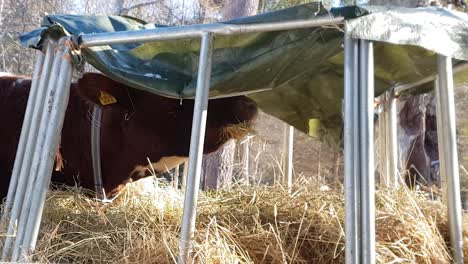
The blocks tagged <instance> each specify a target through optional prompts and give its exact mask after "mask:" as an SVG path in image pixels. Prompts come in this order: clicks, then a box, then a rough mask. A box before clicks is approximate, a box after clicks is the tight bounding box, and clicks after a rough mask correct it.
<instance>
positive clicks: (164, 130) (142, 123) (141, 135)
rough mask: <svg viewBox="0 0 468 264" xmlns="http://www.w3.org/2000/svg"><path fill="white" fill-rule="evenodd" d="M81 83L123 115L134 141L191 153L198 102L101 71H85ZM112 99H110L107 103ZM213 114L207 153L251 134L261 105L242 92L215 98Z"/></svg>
mask: <svg viewBox="0 0 468 264" xmlns="http://www.w3.org/2000/svg"><path fill="white" fill-rule="evenodd" d="M77 87H78V92H79V94H80V95H81V96H82V97H84V98H86V99H88V100H90V101H92V102H94V103H95V104H98V105H102V106H103V107H104V108H106V107H108V108H112V109H113V110H112V111H115V112H116V116H119V115H120V119H121V120H120V121H119V123H120V124H121V128H122V129H124V130H125V132H124V135H126V136H127V135H128V136H131V137H132V138H133V140H135V139H136V140H139V139H145V141H144V142H142V143H141V144H143V145H142V146H141V148H145V149H147V148H148V146H151V144H152V145H154V146H152V148H158V149H164V152H165V154H164V155H167V154H166V153H169V152H173V153H170V154H171V155H174V156H184V155H185V156H186V155H188V146H189V142H190V132H191V126H192V117H193V107H194V101H193V100H183V101H181V100H177V99H170V98H165V97H161V96H158V95H154V94H151V93H148V92H144V91H141V90H137V89H133V88H130V87H128V86H126V85H124V84H121V83H118V82H116V81H113V80H111V79H109V78H108V77H105V76H104V75H102V74H97V73H87V74H85V75H84V76H83V78H81V79H80V80H79V81H78V86H77ZM106 98H107V99H109V98H110V100H108V101H107V102H106V100H105V99H106ZM112 98H114V99H115V100H114V99H112ZM103 99H104V100H103ZM106 103H109V104H108V105H105V104H106ZM208 112H209V113H208V119H207V125H206V137H205V148H204V149H205V150H204V152H205V153H209V152H213V151H215V150H217V149H218V148H219V147H220V146H221V145H222V144H224V143H225V142H226V141H227V140H229V139H231V138H241V137H243V136H245V135H246V134H247V133H248V132H249V130H250V126H251V124H252V122H253V120H254V118H255V117H256V115H257V106H256V104H255V102H254V101H252V100H251V99H249V98H247V97H245V96H236V97H231V98H224V99H216V100H210V101H209V104H208ZM114 123H115V122H114ZM132 144H133V143H132ZM148 155H150V153H148Z"/></svg>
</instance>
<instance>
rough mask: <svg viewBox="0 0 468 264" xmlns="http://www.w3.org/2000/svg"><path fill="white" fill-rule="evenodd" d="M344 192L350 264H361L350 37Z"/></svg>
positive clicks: (351, 43) (348, 42)
mask: <svg viewBox="0 0 468 264" xmlns="http://www.w3.org/2000/svg"><path fill="white" fill-rule="evenodd" d="M344 53H345V54H344V72H345V74H344V109H345V110H344V187H345V189H344V192H345V210H346V217H345V231H346V240H345V243H346V248H345V258H346V263H359V260H360V253H359V252H360V245H359V244H360V242H359V230H360V228H359V201H358V197H357V196H356V195H357V194H359V187H360V186H359V184H357V182H356V179H357V177H358V174H359V162H357V160H356V159H357V158H358V157H359V152H358V149H357V146H356V143H357V142H356V140H357V138H358V134H359V124H358V122H357V121H358V119H355V118H356V115H357V109H356V108H357V102H358V100H357V62H358V60H357V55H358V43H357V41H356V40H354V39H352V38H351V37H350V36H348V35H345V40H344Z"/></svg>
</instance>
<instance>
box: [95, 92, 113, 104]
mask: <svg viewBox="0 0 468 264" xmlns="http://www.w3.org/2000/svg"><path fill="white" fill-rule="evenodd" d="M99 102H101V104H102V105H110V104H115V103H117V99H115V97H114V96H112V95H110V94H108V93H106V92H103V91H101V95H99Z"/></svg>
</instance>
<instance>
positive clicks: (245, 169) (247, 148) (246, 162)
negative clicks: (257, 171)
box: [242, 135, 250, 185]
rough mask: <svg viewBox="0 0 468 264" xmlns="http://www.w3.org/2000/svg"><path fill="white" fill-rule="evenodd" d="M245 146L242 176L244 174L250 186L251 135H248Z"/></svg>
mask: <svg viewBox="0 0 468 264" xmlns="http://www.w3.org/2000/svg"><path fill="white" fill-rule="evenodd" d="M243 144H244V164H243V168H242V174H244V182H245V184H246V185H249V184H250V182H249V181H250V179H249V176H250V175H249V162H250V160H249V155H250V135H247V137H246V139H245V140H244V142H243Z"/></svg>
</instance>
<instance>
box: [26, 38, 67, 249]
mask: <svg viewBox="0 0 468 264" xmlns="http://www.w3.org/2000/svg"><path fill="white" fill-rule="evenodd" d="M59 59H60V60H61V65H60V74H59V75H58V80H57V83H56V87H55V90H54V92H53V99H52V101H49V102H48V103H49V105H48V109H50V117H49V124H48V127H47V132H46V138H45V140H44V148H43V150H42V153H41V157H43V161H42V163H41V164H40V166H39V168H38V172H37V177H38V179H37V184H36V185H35V188H34V190H33V193H34V196H33V201H34V204H33V206H32V207H31V212H30V215H29V219H28V220H29V221H28V223H27V225H26V233H25V237H24V243H23V244H24V246H25V247H26V248H25V252H24V253H26V255H25V256H28V255H29V254H30V253H31V252H33V251H34V249H35V247H36V241H37V237H38V235H39V227H40V224H41V219H42V213H43V208H44V203H45V199H46V194H47V191H48V188H49V185H50V179H51V176H52V170H53V165H54V160H55V157H56V150H57V147H58V145H59V143H60V132H61V131H62V127H63V122H64V119H65V113H66V109H67V105H68V97H69V94H70V84H71V79H72V71H73V68H72V64H71V55H70V48H69V47H68V46H63V52H62V53H61V57H60V58H59Z"/></svg>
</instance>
